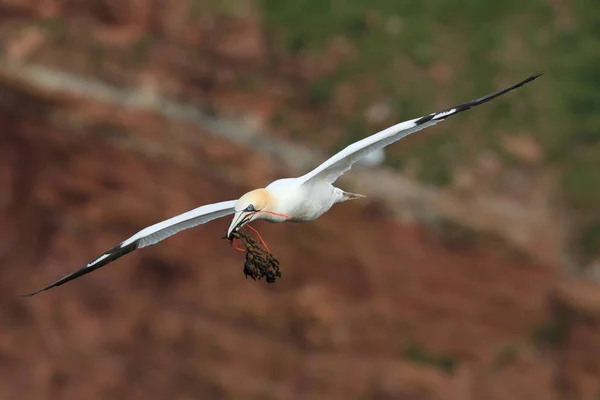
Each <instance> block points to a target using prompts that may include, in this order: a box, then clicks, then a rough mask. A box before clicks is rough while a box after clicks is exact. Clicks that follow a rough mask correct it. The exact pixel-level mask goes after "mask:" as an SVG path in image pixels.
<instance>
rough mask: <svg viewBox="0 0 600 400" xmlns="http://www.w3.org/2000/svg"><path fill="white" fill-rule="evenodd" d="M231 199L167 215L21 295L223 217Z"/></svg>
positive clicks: (231, 205) (230, 210) (232, 203)
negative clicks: (171, 215) (82, 263)
mask: <svg viewBox="0 0 600 400" xmlns="http://www.w3.org/2000/svg"><path fill="white" fill-rule="evenodd" d="M235 202H236V201H235V200H230V201H222V202H220V203H214V204H208V205H204V206H201V207H198V208H195V209H193V210H191V211H188V212H185V213H183V214H180V215H177V216H175V217H173V218H169V219H167V220H166V221H162V222H159V223H157V224H154V225H152V226H149V227H147V228H145V229H142V230H141V231H139V232H138V233H136V234H135V235H133V236H131V237H130V238H129V239H127V240H125V241H123V242H121V243H119V244H118V245H117V246H115V247H113V248H112V249H110V250H108V251H106V252H104V253H103V254H101V255H100V256H98V257H96V258H95V259H93V260H92V261H90V262H89V263H87V264H86V265H85V266H83V267H81V268H80V269H78V270H77V271H75V272H72V273H71V274H69V275H67V276H65V277H63V278H61V279H59V280H58V281H56V282H54V283H52V284H50V285H48V286H46V287H44V288H42V289H39V290H36V291H35V292H32V293H28V294H25V295H22V296H25V297H29V296H33V295H35V294H37V293H39V292H43V291H44V290H48V289H51V288H53V287H56V286H60V285H62V284H63V283H67V282H69V281H71V280H73V279H76V278H79V277H80V276H82V275H85V274H88V273H90V272H92V271H95V270H97V269H98V268H101V267H103V266H105V265H107V264H109V263H111V262H113V261H115V260H116V259H118V258H121V257H123V256H124V255H126V254H128V253H131V252H132V251H134V250H136V249H141V248H142V247H147V246H151V245H153V244H156V243H158V242H160V241H162V240H164V239H166V238H168V237H169V236H172V235H174V234H176V233H177V232H179V231H182V230H184V229H188V228H192V227H194V226H197V225H201V224H205V223H207V222H209V221H211V220H213V219H216V218H220V217H224V216H226V215H229V214H233V212H234V206H235Z"/></svg>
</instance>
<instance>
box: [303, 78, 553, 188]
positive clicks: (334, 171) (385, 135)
mask: <svg viewBox="0 0 600 400" xmlns="http://www.w3.org/2000/svg"><path fill="white" fill-rule="evenodd" d="M540 75H542V73H541V72H540V73H537V74H535V75H532V76H530V77H529V78H527V79H525V80H523V81H521V82H519V83H517V84H515V85H513V86H511V87H509V88H506V89H504V90H501V91H499V92H496V93H492V94H490V95H488V96H484V97H480V98H478V99H475V100H471V101H469V102H467V103H463V104H460V105H457V106H454V107H452V108H449V109H447V110H444V111H440V112H435V113H431V114H428V115H425V116H424V117H420V118H415V119H411V120H409V121H405V122H401V123H399V124H396V125H394V126H392V127H390V128H387V129H385V130H383V131H381V132H378V133H376V134H374V135H371V136H369V137H366V138H364V139H362V140H359V141H358V142H355V143H352V144H351V145H349V146H348V147H346V148H345V149H343V150H341V151H340V152H338V153H337V154H335V155H334V156H332V157H331V158H329V159H328V160H327V161H325V162H324V163H323V164H321V165H319V166H318V167H317V168H315V169H314V170H312V171H311V172H309V173H307V174H305V175H303V176H301V177H299V178H298V179H299V180H300V181H301V182H303V183H308V182H315V181H325V182H327V183H333V182H335V180H336V179H337V178H339V177H340V176H341V175H342V174H343V173H344V172H346V171H348V170H349V169H350V168H352V164H354V163H355V162H356V161H358V160H359V159H360V158H361V157H364V156H366V155H367V154H369V153H371V152H373V151H376V150H378V149H382V148H384V147H386V146H388V145H390V144H392V143H394V142H396V141H398V140H400V139H402V138H404V137H406V136H408V135H410V134H411V133H414V132H417V131H420V130H421V129H424V128H427V127H428V126H432V125H435V124H437V123H438V122H440V121H443V120H445V119H446V118H448V117H450V116H451V115H455V114H458V113H460V112H462V111H466V110H468V109H470V108H471V107H475V106H478V105H480V104H483V103H486V102H488V101H490V100H492V99H495V98H496V97H498V96H501V95H503V94H505V93H508V92H510V91H511V90H514V89H516V88H519V87H521V86H523V85H525V84H526V83H529V82H531V81H533V80H534V79H536V78H537V77H539V76H540Z"/></svg>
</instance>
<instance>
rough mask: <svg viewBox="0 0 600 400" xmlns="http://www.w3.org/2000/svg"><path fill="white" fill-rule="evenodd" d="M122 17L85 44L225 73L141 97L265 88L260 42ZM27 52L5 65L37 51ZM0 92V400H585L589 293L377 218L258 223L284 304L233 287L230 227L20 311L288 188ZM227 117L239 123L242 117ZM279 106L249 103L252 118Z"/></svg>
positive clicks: (161, 126) (197, 135)
mask: <svg viewBox="0 0 600 400" xmlns="http://www.w3.org/2000/svg"><path fill="white" fill-rule="evenodd" d="M4 3H6V4H8V6H7V7H8V8H9V9H10V10H12V12H13V15H19V16H31V15H37V14H36V13H37V11H36V7H35V6H34V5H32V4H29V5H28V4H25V3H26V2H22V4H19V5H18V6H17V5H15V4H16V3H15V4H12V3H10V4H9V3H7V2H4ZM4 3H3V4H4ZM31 3H34V2H31ZM42 3H43V4H45V6H43V7H42V5H39V7H41V8H40V9H46V10H55V11H52V12H54V13H66V14H68V15H70V16H72V17H73V18H75V17H77V18H83V17H82V16H86V15H87V16H88V17H89V15H93V13H92V11H90V10H91V9H89V8H87V7H83V6H81V7H80V8H72V7H71V6H69V7H66V5H67V3H68V4H71V2H58V1H48V2H42ZM63 3H64V4H63ZM112 3H113V2H98V4H100V5H101V6H103V7H105V6H107V5H110V4H112ZM117 3H119V2H114V4H115V5H116V8H114V9H111V10H112V11H110V12H111V13H113V14H108V15H109V17H110V16H111V15H112V17H110V18H109V20H106V21H104V20H102V21H101V23H99V22H98V21H100V20H101V19H100V18H96V19H94V20H93V21H94V23H95V24H92V25H94V28H97V30H96V29H93V31H94V32H100V33H98V34H99V35H100V34H102V35H105V36H103V37H104V38H105V39H107V40H108V41H110V40H109V39H111V40H112V39H115V38H117V39H119V38H120V37H121V36H119V35H123V36H122V37H125V39H127V40H125V39H123V43H128V42H127V41H128V40H129V41H131V40H134V39H132V38H134V37H135V35H139V32H147V31H153V32H160V33H161V34H163V35H164V38H167V39H168V40H170V41H173V42H178V41H181V42H183V43H195V44H206V43H207V41H211V40H213V39H214V38H217V37H218V38H220V39H221V40H223V43H224V46H223V47H221V48H218V49H212V50H211V51H212V53H210V54H213V55H214V57H215V58H214V59H211V60H217V61H219V62H222V63H223V65H225V67H223V68H221V66H220V64H219V65H217V64H216V63H215V64H214V65H213V64H210V65H209V66H208V67H207V66H206V65H204V66H203V65H200V64H195V60H194V59H191V58H190V59H185V60H183V61H182V63H183V64H184V65H185V66H186V68H188V69H185V68H182V69H177V70H169V68H167V67H173V65H180V64H176V63H175V62H173V64H170V62H171V59H169V62H164V64H160V62H158V64H159V65H162V66H164V65H165V64H166V65H167V67H165V69H159V70H158V71H153V73H148V74H147V75H143V74H133V75H132V76H134V77H135V78H132V79H137V80H138V81H141V80H144V79H147V77H148V76H150V77H151V78H152V77H154V79H156V80H157V81H158V82H159V83H158V85H159V86H160V87H161V88H162V90H166V89H165V87H167V88H169V90H170V89H172V90H173V92H176V93H178V95H182V93H183V95H182V96H183V97H185V96H189V98H192V99H193V98H195V97H196V96H201V95H202V94H203V93H204V92H203V90H204V89H202V88H201V90H199V89H198V87H197V86H195V85H192V84H190V82H198V81H201V82H204V80H203V79H204V78H205V75H204V72H203V68H205V67H206V68H208V69H209V70H210V71H216V70H219V71H221V72H220V73H221V75H219V76H217V78H215V81H214V82H212V83H211V84H209V85H208V87H209V89H210V88H214V87H217V86H219V85H222V86H223V85H224V86H225V89H228V87H227V85H228V84H231V82H230V80H231V76H234V77H235V76H236V75H235V74H234V73H233V72H232V71H233V69H232V70H228V68H229V67H230V66H231V64H230V63H242V64H244V63H246V64H247V65H250V66H251V67H253V68H262V67H261V65H262V64H261V62H262V61H261V60H262V59H263V52H264V51H265V50H264V47H263V46H264V44H263V43H262V42H261V40H260V29H258V28H259V26H258V25H256V23H254V24H253V23H250V22H248V21H237V20H227V21H226V24H225V25H227V26H228V27H229V28H228V29H227V30H225V31H220V30H218V29H217V28H215V27H213V28H211V27H210V25H211V24H210V23H209V22H210V21H209V22H206V21H204V25H203V26H202V27H201V29H198V30H197V31H198V32H202V33H203V34H204V36H202V35H196V34H195V32H196V31H194V30H193V29H192V28H189V29H187V30H186V29H178V26H181V21H183V20H182V19H181V18H183V16H184V15H185V13H184V12H183V11H182V10H183V7H182V6H181V4H179V5H176V6H173V7H172V8H168V9H166V10H165V11H164V13H162V14H161V13H158V12H157V10H156V9H155V8H152V7H153V6H152V5H151V4H155V3H154V2H144V1H135V2H123V4H121V3H119V4H117ZM71 5H72V4H71ZM44 7H45V8H44ZM131 7H134V8H135V9H136V10H138V9H139V14H137V15H132V14H131V13H130V12H128V11H127V10H130V9H131ZM144 7H146V8H148V9H145V10H141V8H144ZM66 10H68V12H67V11H66ZM123 10H125V11H123ZM88 13H89V14H88ZM159 15H160V16H161V17H162V18H158V16H159ZM219 26H220V25H219ZM115 32H116V33H115ZM0 33H1V32H0ZM126 34H128V35H129V34H130V35H131V36H130V37H129V36H127V35H126ZM111 35H113V36H111ZM126 36H127V37H126ZM241 37H244V41H240V40H239V38H241ZM40 43H41V42H40ZM107 43H108V42H107ZM111 43H113V45H117V44H119V43H120V42H119V41H118V40H116V39H115V41H114V42H111ZM18 44H19V43H17V44H15V47H14V48H15V49H17V48H18V49H20V50H18V49H17V50H15V54H18V55H19V57H17V58H19V59H22V58H23V57H25V56H26V55H27V54H28V52H30V51H32V50H26V49H25V48H26V47H27V46H24V45H23V44H22V43H21V45H18ZM225 45H226V46H225ZM28 46H30V47H27V48H34V47H35V46H33V45H31V44H29V45H28ZM32 46H33V47H32ZM23 49H25V50H23ZM57 54H61V53H60V52H58V51H57V52H56V53H53V54H51V55H53V56H54V57H58V56H57ZM163 61H164V60H163ZM179 61H181V60H178V62H179ZM180 66H181V65H180ZM74 68H76V67H74ZM223 71H225V72H223ZM228 74H229V75H228ZM142 75H143V76H142ZM208 75H210V74H208ZM157 77H158V78H157ZM0 78H1V82H2V83H1V85H0V266H1V268H0V326H1V327H2V330H1V334H0V377H1V380H0V382H1V384H0V398H1V399H46V398H60V399H77V400H80V399H94V398H110V399H119V398H123V399H138V398H140V399H327V400H335V399H344V400H347V399H360V398H365V399H419V400H422V399H425V400H427V399H461V400H465V399H466V400H468V399H486V400H487V399H498V400H504V399H506V400H509V399H510V400H515V399H540V400H548V399H559V398H569V399H571V398H573V399H579V398H582V399H587V398H593V396H595V395H597V393H598V390H599V387H598V382H597V377H598V374H599V365H598V360H599V359H600V355H599V354H598V349H600V342H599V341H598V338H599V337H600V327H599V325H598V313H597V310H598V308H597V305H598V304H600V301H599V300H598V298H597V296H595V295H594V293H596V292H600V291H598V290H597V287H596V286H595V285H592V284H586V285H583V286H585V288H584V287H583V286H582V284H581V283H577V282H575V283H573V282H568V283H562V282H563V281H564V280H565V276H564V274H563V273H562V272H560V271H559V270H557V269H556V268H555V267H554V266H550V265H543V264H539V263H536V262H533V261H531V260H529V259H527V258H525V257H522V256H517V255H515V254H514V252H511V251H500V250H498V249H497V248H496V247H494V248H492V247H491V246H486V245H477V244H472V243H471V244H469V243H466V244H465V243H462V244H461V243H457V242H456V241H453V242H452V243H449V242H448V241H443V240H440V238H439V237H438V236H436V235H434V234H433V232H432V231H431V230H429V229H427V228H426V227H423V226H420V225H418V224H416V223H413V224H400V223H399V222H397V221H391V220H390V219H389V218H388V217H387V214H386V212H387V210H386V208H385V207H383V206H382V205H381V204H379V202H378V201H377V199H371V198H367V199H365V200H361V201H357V202H351V203H347V204H343V205H338V206H336V207H334V208H333V209H332V210H331V212H329V213H328V214H327V215H326V216H324V217H322V218H320V219H319V220H317V221H314V222H311V223H307V224H283V225H270V224H267V223H262V224H261V223H257V224H256V228H258V229H260V231H261V233H262V235H263V237H265V239H266V240H267V242H268V243H269V247H270V248H271V250H272V251H273V253H274V254H275V255H276V256H277V257H278V259H279V260H280V263H281V268H282V274H283V277H282V279H280V280H278V281H277V283H276V284H274V285H268V284H266V283H265V282H264V281H261V282H254V281H252V280H247V279H244V276H243V273H242V267H243V255H241V254H240V253H237V252H236V251H234V250H233V249H232V248H231V247H229V245H228V244H227V242H226V241H225V240H221V239H220V238H221V237H222V236H223V233H224V232H225V229H226V228H227V226H228V224H229V220H228V219H227V218H225V219H223V220H218V221H214V222H211V223H210V224H207V225H205V226H200V227H197V228H195V229H192V230H189V231H185V232H182V233H180V234H178V235H175V236H174V237H172V238H170V239H168V240H166V241H165V242H162V243H160V244H159V245H156V246H152V247H149V248H145V249H142V250H140V251H137V252H134V253H132V254H130V255H128V256H126V257H124V258H122V259H120V260H118V261H116V262H115V263H113V264H111V265H109V266H108V267H106V268H103V269H100V270H98V271H96V272H94V273H92V274H90V275H87V276H85V277H83V278H80V279H78V280H76V281H74V282H71V283H69V284H67V285H64V286H61V287H59V288H55V289H53V290H52V291H49V292H45V293H42V294H40V295H38V296H36V297H33V298H29V299H22V298H15V295H16V294H19V293H24V292H28V291H30V290H33V289H36V288H38V287H40V286H42V285H45V284H47V283H49V282H51V281H53V280H55V279H57V278H58V277H61V276H62V275H64V274H66V273H68V272H70V271H72V270H74V269H76V268H79V267H80V266H81V265H83V264H84V263H87V262H88V261H89V260H91V259H92V258H93V257H95V256H97V255H98V254H100V253H101V252H102V251H104V250H106V249H108V248H110V247H112V246H114V245H115V244H116V243H118V242H119V241H121V240H123V239H125V238H127V237H129V236H130V235H132V234H133V233H135V232H136V231H138V230H139V229H142V228H144V227H145V226H148V225H149V224H152V223H154V222H157V221H159V220H163V219H166V218H168V217H171V216H173V215H176V214H178V213H181V212H184V211H187V210H189V209H192V208H194V207H197V206H199V205H202V204H206V203H211V202H216V201H221V200H228V199H235V198H237V197H238V196H239V195H241V194H242V193H244V192H246V191H247V190H250V189H252V188H255V187H260V186H264V185H265V184H266V183H268V182H270V181H271V180H273V179H276V178H279V177H282V176H288V175H289V174H291V173H293V172H291V171H288V170H287V169H286V167H285V166H283V165H282V164H281V163H280V162H278V161H275V160H271V159H268V158H266V157H265V156H264V154H261V153H258V152H257V151H255V150H254V149H250V148H242V147H241V146H240V145H236V144H233V143H230V142H227V141H225V140H223V139H218V138H215V137H214V136H211V135H209V134H208V132H204V131H202V130H199V129H197V128H192V127H190V126H186V125H183V124H181V123H178V122H176V121H171V120H167V119H166V118H164V117H161V116H158V115H155V114H152V113H147V112H144V111H139V110H137V111H134V110H128V109H126V108H123V107H116V106H114V105H113V106H110V105H106V104H103V103H101V102H98V101H94V100H92V99H87V98H75V97H73V96H72V95H66V94H63V95H61V96H56V95H55V94H52V95H49V94H48V93H46V92H44V91H41V90H37V89H36V88H35V87H33V88H32V87H26V86H24V85H21V84H15V83H14V82H10V81H9V80H7V79H5V77H4V76H2V74H1V73H0ZM138 81H136V82H138ZM211 85H212V86H211ZM284 86H285V83H280V82H279V86H278V82H273V83H272V87H275V88H280V87H284ZM274 90H275V89H274ZM208 91H210V90H208ZM224 92H225V93H226V92H227V91H226V90H225V91H224ZM222 93H223V92H222ZM223 99H225V100H226V101H225V100H221V101H222V102H223V103H226V104H228V105H229V107H233V106H232V104H234V103H235V100H236V98H235V97H233V96H225V97H223ZM217 101H219V99H217ZM241 102H242V103H243V104H247V103H248V99H247V98H246V99H245V100H243V101H241ZM270 104H272V103H270V102H269V101H267V100H264V99H261V100H260V101H259V100H256V101H254V105H255V106H256V107H258V108H260V109H261V110H266V111H264V114H268V113H269V111H268V110H270V106H269V105H270ZM263 119H264V120H266V119H268V117H264V118H263ZM458 242H460V240H459V241H458ZM457 244H461V245H460V246H458V245H457ZM502 249H503V250H506V249H505V248H502ZM509 250H510V249H509ZM556 304H558V307H554V305H556Z"/></svg>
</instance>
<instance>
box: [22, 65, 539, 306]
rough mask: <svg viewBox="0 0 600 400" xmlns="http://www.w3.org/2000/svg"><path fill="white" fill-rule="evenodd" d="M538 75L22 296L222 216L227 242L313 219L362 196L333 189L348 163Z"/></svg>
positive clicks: (206, 211) (164, 227) (138, 239)
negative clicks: (245, 229) (243, 233)
mask: <svg viewBox="0 0 600 400" xmlns="http://www.w3.org/2000/svg"><path fill="white" fill-rule="evenodd" d="M540 75H542V73H537V74H535V75H532V76H530V77H529V78H527V79H525V80H523V81H521V82H519V83H517V84H515V85H513V86H511V87H509V88H506V89H504V90H501V91H499V92H496V93H493V94H490V95H488V96H484V97H481V98H478V99H475V100H472V101H469V102H467V103H463V104H460V105H457V106H454V107H452V108H449V109H446V110H443V111H440V112H434V113H431V114H427V115H425V116H423V117H419V118H415V119H411V120H409V121H405V122H401V123H399V124H396V125H394V126H392V127H389V128H387V129H385V130H383V131H381V132H378V133H376V134H374V135H371V136H368V137H366V138H364V139H362V140H359V141H358V142H355V143H353V144H351V145H349V146H348V147H346V148H345V149H343V150H341V151H340V152H338V153H337V154H335V155H334V156H333V157H331V158H329V159H328V160H327V161H325V162H324V163H323V164H321V165H319V166H318V167H316V168H315V169H314V170H312V171H310V172H309V173H307V174H305V175H303V176H301V177H299V178H286V179H279V180H276V181H274V182H272V183H270V184H269V185H267V186H266V187H264V188H261V189H255V190H252V191H250V192H248V193H246V194H244V195H243V196H242V197H240V198H239V199H237V200H230V201H223V202H220V203H214V204H208V205H204V206H201V207H198V208H196V209H193V210H191V211H188V212H186V213H183V214H181V215H178V216H175V217H173V218H170V219H168V220H166V221H162V222H159V223H157V224H154V225H152V226H149V227H147V228H145V229H142V230H141V231H139V232H138V233H136V234H135V235H133V236H131V237H130V238H129V239H127V240H125V241H123V242H121V243H119V244H118V245H117V246H115V247H113V248H112V249H110V250H108V251H107V252H105V253H104V254H102V255H100V256H99V257H97V258H95V259H94V260H92V261H90V262H89V263H88V264H86V265H85V266H83V267H82V268H80V269H78V270H76V271H75V272H73V273H71V274H69V275H66V276H65V277H63V278H61V279H59V280H58V281H56V282H54V283H52V284H50V285H48V286H46V287H44V288H42V289H39V290H37V291H35V292H32V293H29V294H25V295H23V296H33V295H35V294H37V293H39V292H42V291H45V290H48V289H51V288H53V287H56V286H60V285H62V284H64V283H66V282H69V281H71V280H73V279H76V278H78V277H80V276H82V275H85V274H87V273H90V272H92V271H95V270H97V269H98V268H101V267H103V266H105V265H107V264H109V263H110V262H112V261H114V260H116V259H118V258H120V257H122V256H124V255H126V254H128V253H131V252H132V251H134V250H137V249H141V248H143V247H147V246H151V245H153V244H156V243H158V242H160V241H162V240H164V239H166V238H168V237H169V236H172V235H174V234H175V233H177V232H179V231H182V230H184V229H188V228H192V227H194V226H197V225H201V224H205V223H207V222H209V221H211V220H213V219H216V218H221V217H224V216H226V215H230V214H234V215H233V219H232V221H231V224H230V225H229V228H228V229H227V235H226V237H227V238H231V237H232V233H233V232H234V231H237V230H239V229H240V228H241V227H242V226H244V225H246V224H247V223H249V222H251V221H255V220H265V221H269V222H273V223H281V222H304V221H312V220H314V219H316V218H319V217H320V216H321V215H323V214H324V213H326V212H327V211H328V210H329V209H330V208H331V207H332V206H333V205H334V204H337V203H342V202H344V201H348V200H353V199H358V198H361V197H365V196H363V195H360V194H355V193H349V192H346V191H344V190H342V189H339V188H337V187H335V186H333V183H334V182H335V181H336V179H338V178H339V177H340V176H341V175H342V174H343V173H344V172H346V171H347V170H349V169H350V168H351V167H352V164H354V163H355V162H357V161H358V160H359V159H361V158H362V157H365V156H367V155H368V154H370V153H372V152H374V151H380V150H381V149H383V148H384V147H386V146H388V145H390V144H392V143H394V142H396V141H398V140H400V139H402V138H404V137H406V136H408V135H410V134H411V133H414V132H417V131H419V130H421V129H424V128H427V127H429V126H432V125H435V124H437V123H438V122H440V121H443V120H445V119H446V118H448V117H450V116H452V115H455V114H458V113H460V112H462V111H466V110H468V109H470V108H471V107H474V106H477V105H480V104H483V103H486V102H488V101H490V100H492V99H494V98H496V97H498V96H501V95H503V94H505V93H507V92H510V91H511V90H513V89H516V88H518V87H521V86H523V85H525V84H526V83H529V82H531V81H533V80H534V79H536V78H537V77H539V76H540Z"/></svg>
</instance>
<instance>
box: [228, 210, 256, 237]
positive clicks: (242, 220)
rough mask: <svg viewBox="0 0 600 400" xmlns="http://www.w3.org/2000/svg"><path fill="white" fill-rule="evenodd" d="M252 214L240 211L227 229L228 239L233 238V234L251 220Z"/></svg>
mask: <svg viewBox="0 0 600 400" xmlns="http://www.w3.org/2000/svg"><path fill="white" fill-rule="evenodd" d="M250 217H251V214H250V213H248V212H244V211H238V212H236V213H235V215H234V216H233V219H232V220H231V225H229V229H227V239H231V234H232V233H233V232H235V231H236V230H238V229H239V228H241V227H242V226H244V225H245V224H246V222H248V221H249V220H250Z"/></svg>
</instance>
